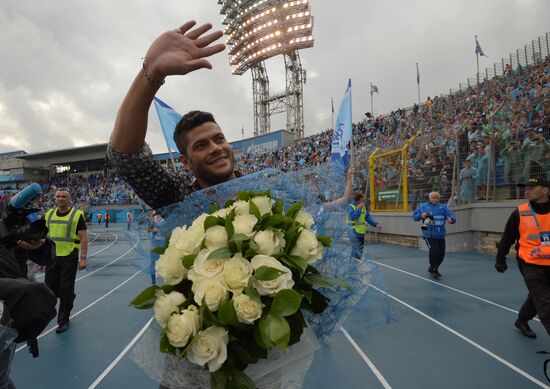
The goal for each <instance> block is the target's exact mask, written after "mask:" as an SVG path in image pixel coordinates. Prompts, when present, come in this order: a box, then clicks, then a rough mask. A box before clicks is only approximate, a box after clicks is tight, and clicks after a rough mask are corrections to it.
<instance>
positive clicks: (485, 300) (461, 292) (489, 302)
mask: <svg viewBox="0 0 550 389" xmlns="http://www.w3.org/2000/svg"><path fill="white" fill-rule="evenodd" d="M369 261H370V262H372V263H376V264H377V265H380V266H384V267H387V268H388V269H392V270H395V271H398V272H401V273H404V274H408V275H410V276H412V277H416V278H420V279H421V280H424V281H426V282H430V283H432V284H435V285H439V286H441V287H442V288H447V289H449V290H452V291H454V292H457V293H460V294H463V295H465V296H468V297H471V298H473V299H476V300H479V301H483V302H484V303H487V304H491V305H494V306H495V307H498V308H501V309H504V310H506V311H509V312H513V313H515V314H518V313H519V312H518V311H515V310H513V309H511V308H508V307H505V306H504V305H500V304H497V303H495V302H493V301H491V300H487V299H484V298H483V297H479V296H476V295H475V294H471V293H468V292H465V291H463V290H460V289H456V288H453V287H452V286H448V285H445V284H442V283H440V282H435V281H432V280H430V279H428V278H424V277H422V276H419V275H416V274H414V273H409V272H408V271H405V270H402V269H398V268H396V267H393V266H390V265H386V264H383V263H380V262H377V261H373V260H372V259H369ZM534 320H536V321H538V322H540V320H539V319H537V318H535V319H534Z"/></svg>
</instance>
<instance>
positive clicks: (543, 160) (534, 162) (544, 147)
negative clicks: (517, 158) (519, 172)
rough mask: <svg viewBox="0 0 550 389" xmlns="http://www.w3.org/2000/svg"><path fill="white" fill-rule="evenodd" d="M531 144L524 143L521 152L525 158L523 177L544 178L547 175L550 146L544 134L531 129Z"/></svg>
mask: <svg viewBox="0 0 550 389" xmlns="http://www.w3.org/2000/svg"><path fill="white" fill-rule="evenodd" d="M527 134H528V138H527V139H528V140H529V142H527V143H524V145H523V147H522V148H521V152H522V154H523V158H524V165H523V176H524V177H526V178H528V177H539V176H540V177H542V176H543V175H546V171H547V168H546V166H547V161H548V157H547V156H548V155H549V154H550V145H549V144H548V142H546V140H545V139H544V135H543V134H542V132H538V130H537V131H535V130H534V129H532V128H531V129H529V130H528V132H527Z"/></svg>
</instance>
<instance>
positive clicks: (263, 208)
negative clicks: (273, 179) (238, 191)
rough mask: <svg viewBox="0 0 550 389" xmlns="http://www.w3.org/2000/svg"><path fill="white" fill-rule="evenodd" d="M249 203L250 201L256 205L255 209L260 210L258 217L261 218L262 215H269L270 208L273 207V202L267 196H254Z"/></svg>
mask: <svg viewBox="0 0 550 389" xmlns="http://www.w3.org/2000/svg"><path fill="white" fill-rule="evenodd" d="M250 201H252V202H253V203H254V204H256V207H258V209H259V210H260V215H261V216H263V215H264V214H266V213H267V214H269V215H271V206H272V205H273V200H271V199H270V198H269V197H267V196H256V197H253V198H252V199H251V200H250Z"/></svg>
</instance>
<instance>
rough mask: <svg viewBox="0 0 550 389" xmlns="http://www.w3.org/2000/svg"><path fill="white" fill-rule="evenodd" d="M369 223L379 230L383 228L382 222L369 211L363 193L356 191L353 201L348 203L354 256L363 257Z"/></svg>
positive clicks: (348, 219)
mask: <svg viewBox="0 0 550 389" xmlns="http://www.w3.org/2000/svg"><path fill="white" fill-rule="evenodd" d="M367 223H368V224H370V225H371V226H373V227H376V230H377V231H380V230H381V229H382V228H381V226H380V223H378V222H377V221H376V220H374V219H373V218H372V217H371V215H370V214H369V213H368V212H367V208H366V206H365V196H364V195H363V193H356V194H355V196H354V197H353V200H352V202H351V203H350V204H349V205H348V215H347V224H348V232H349V234H348V235H349V238H350V241H351V249H352V252H351V253H352V256H353V257H354V258H361V257H362V255H363V248H364V247H365V233H366V232H367Z"/></svg>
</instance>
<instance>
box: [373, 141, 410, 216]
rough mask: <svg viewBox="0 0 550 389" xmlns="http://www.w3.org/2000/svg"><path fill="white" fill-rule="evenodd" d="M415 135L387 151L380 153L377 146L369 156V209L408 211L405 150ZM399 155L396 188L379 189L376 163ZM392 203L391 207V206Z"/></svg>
mask: <svg viewBox="0 0 550 389" xmlns="http://www.w3.org/2000/svg"><path fill="white" fill-rule="evenodd" d="M415 139H416V136H413V137H412V138H411V139H409V140H408V141H407V142H405V144H404V145H403V147H402V148H401V149H398V150H391V151H387V152H385V153H382V154H378V153H379V152H380V149H379V148H376V149H375V150H374V152H373V153H372V154H371V155H370V157H369V183H370V191H369V192H370V209H371V211H372V212H409V211H410V210H409V182H408V181H409V180H408V174H407V168H408V158H407V152H408V150H409V147H410V145H411V144H412V142H414V141H415ZM396 155H397V156H400V157H401V159H400V164H401V169H400V177H399V182H398V183H397V188H395V187H394V188H384V189H386V190H385V191H379V190H378V188H377V187H376V171H375V170H376V169H375V168H376V165H377V163H378V164H379V163H380V162H381V161H383V160H384V159H389V158H392V157H394V156H396ZM392 202H393V203H394V206H393V208H392V207H391V205H392Z"/></svg>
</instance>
